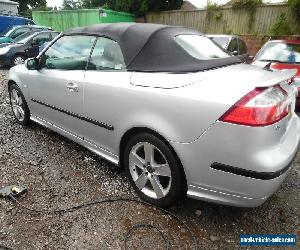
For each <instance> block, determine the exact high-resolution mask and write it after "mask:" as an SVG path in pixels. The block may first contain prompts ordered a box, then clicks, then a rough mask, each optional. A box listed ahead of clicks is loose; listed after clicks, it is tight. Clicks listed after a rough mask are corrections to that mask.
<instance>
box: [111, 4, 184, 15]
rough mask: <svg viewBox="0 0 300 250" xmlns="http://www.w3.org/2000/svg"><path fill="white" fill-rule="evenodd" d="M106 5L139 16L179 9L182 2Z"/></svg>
mask: <svg viewBox="0 0 300 250" xmlns="http://www.w3.org/2000/svg"><path fill="white" fill-rule="evenodd" d="M106 4H107V6H108V7H109V8H110V9H112V10H116V11H124V12H131V13H133V14H135V15H137V16H140V15H144V14H145V13H146V12H147V11H164V10H174V9H180V8H181V5H182V4H183V0H108V1H106Z"/></svg>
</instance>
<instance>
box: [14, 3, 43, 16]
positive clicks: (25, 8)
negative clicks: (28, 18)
mask: <svg viewBox="0 0 300 250" xmlns="http://www.w3.org/2000/svg"><path fill="white" fill-rule="evenodd" d="M17 2H18V3H19V13H20V14H28V13H29V12H30V11H29V6H30V7H31V8H32V9H36V8H39V9H42V8H46V6H47V1H46V0H17Z"/></svg>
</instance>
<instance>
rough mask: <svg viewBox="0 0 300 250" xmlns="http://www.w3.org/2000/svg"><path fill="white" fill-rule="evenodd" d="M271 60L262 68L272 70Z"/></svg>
mask: <svg viewBox="0 0 300 250" xmlns="http://www.w3.org/2000/svg"><path fill="white" fill-rule="evenodd" d="M271 64H272V62H269V63H268V64H267V65H266V66H265V67H263V69H264V70H267V71H273V70H272V69H271V68H270V67H271Z"/></svg>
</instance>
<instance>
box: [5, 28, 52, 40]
mask: <svg viewBox="0 0 300 250" xmlns="http://www.w3.org/2000/svg"><path fill="white" fill-rule="evenodd" d="M42 30H52V29H51V28H50V27H45V26H37V25H22V26H15V27H13V28H12V29H11V30H9V31H8V32H7V33H6V34H5V35H4V36H2V37H0V44H1V43H11V42H13V40H14V39H15V38H17V37H18V36H20V35H22V34H24V33H26V32H30V31H35V32H37V31H42Z"/></svg>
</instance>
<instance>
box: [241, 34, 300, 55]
mask: <svg viewBox="0 0 300 250" xmlns="http://www.w3.org/2000/svg"><path fill="white" fill-rule="evenodd" d="M241 37H242V39H243V40H244V41H245V43H246V45H247V48H248V51H249V54H250V55H251V56H255V55H256V53H257V52H258V50H259V49H260V48H261V47H262V46H263V45H264V44H265V43H266V42H267V41H269V40H280V39H287V40H300V35H294V36H278V37H270V36H254V35H242V36H241Z"/></svg>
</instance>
